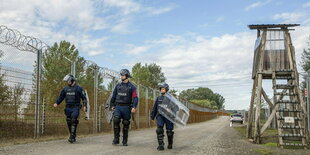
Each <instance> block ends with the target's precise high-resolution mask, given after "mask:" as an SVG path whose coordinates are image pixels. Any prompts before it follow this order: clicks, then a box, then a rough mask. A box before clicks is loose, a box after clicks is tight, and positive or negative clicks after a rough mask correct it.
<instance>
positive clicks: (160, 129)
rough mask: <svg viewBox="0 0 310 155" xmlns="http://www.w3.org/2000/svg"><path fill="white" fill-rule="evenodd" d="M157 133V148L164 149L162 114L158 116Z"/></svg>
mask: <svg viewBox="0 0 310 155" xmlns="http://www.w3.org/2000/svg"><path fill="white" fill-rule="evenodd" d="M156 134H157V140H158V147H157V150H159V151H160V150H164V145H165V143H164V121H163V118H162V116H160V115H158V116H157V129H156Z"/></svg>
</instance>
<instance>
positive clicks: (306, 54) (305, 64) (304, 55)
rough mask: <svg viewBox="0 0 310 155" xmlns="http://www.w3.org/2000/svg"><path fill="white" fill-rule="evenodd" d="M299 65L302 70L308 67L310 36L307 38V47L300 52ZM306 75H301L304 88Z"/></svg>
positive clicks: (309, 66)
mask: <svg viewBox="0 0 310 155" xmlns="http://www.w3.org/2000/svg"><path fill="white" fill-rule="evenodd" d="M301 67H302V69H303V70H304V72H307V71H308V70H309V69H310V36H309V38H308V48H307V49H304V51H303V53H302V54H301ZM306 77H307V75H305V76H303V79H304V81H303V82H302V88H303V89H304V88H306V82H305V81H306Z"/></svg>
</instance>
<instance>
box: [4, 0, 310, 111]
mask: <svg viewBox="0 0 310 155" xmlns="http://www.w3.org/2000/svg"><path fill="white" fill-rule="evenodd" d="M269 23H271V24H280V23H299V24H301V26H300V27H296V30H295V31H292V32H291V34H292V39H293V44H294V46H295V49H296V59H297V61H298V64H300V63H299V61H300V58H301V53H302V51H303V49H304V48H306V47H307V38H308V37H309V35H310V1H306V0H298V1H291V0H233V1H232V0H216V1H214V0H191V1H189V0H92V1H86V0H52V1H43V0H10V1H7V0H0V25H5V26H7V27H10V28H13V29H17V30H19V31H20V32H21V33H23V34H25V35H29V36H33V37H36V38H39V39H41V40H42V41H44V42H46V43H47V44H49V45H53V43H55V42H60V41H61V40H66V41H69V42H71V43H73V44H75V45H76V47H77V48H78V49H79V51H80V55H81V56H83V57H85V58H86V59H88V60H91V61H94V62H96V63H97V64H98V65H100V66H103V67H108V68H110V69H114V70H120V69H122V68H128V69H131V67H132V66H133V65H134V64H135V63H137V62H142V63H156V64H158V65H160V66H161V67H162V70H163V72H164V73H165V76H166V77H167V83H168V84H169V85H170V86H171V88H173V89H177V90H179V91H181V90H184V89H189V88H197V87H209V88H211V89H212V90H213V91H214V92H216V93H219V94H221V95H223V96H224V98H225V99H226V102H225V109H248V107H249V103H250V97H251V87H252V79H251V71H252V63H253V54H254V43H255V40H256V32H255V31H253V30H249V29H248V27H247V25H249V24H269ZM32 58H33V55H29V56H28V57H23V58H22V59H21V58H19V59H17V58H16V56H14V58H13V57H11V58H7V59H10V60H11V61H14V59H16V62H19V63H21V64H24V63H26V62H29V61H27V60H28V59H29V60H30V59H32ZM299 68H300V67H299ZM265 86H266V87H270V89H266V91H267V93H271V86H270V84H268V82H267V84H266V85H265Z"/></svg>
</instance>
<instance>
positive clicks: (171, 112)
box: [158, 93, 189, 127]
mask: <svg viewBox="0 0 310 155" xmlns="http://www.w3.org/2000/svg"><path fill="white" fill-rule="evenodd" d="M158 113H159V114H161V115H163V116H164V117H166V118H167V119H168V120H169V121H171V122H173V123H174V124H175V125H176V126H178V127H183V126H185V125H186V123H187V120H188V118H189V110H188V108H187V107H186V106H185V105H184V104H182V103H181V102H180V101H179V100H177V99H176V98H175V97H173V96H172V95H171V94H169V93H166V95H165V97H164V99H163V102H162V103H161V104H158Z"/></svg>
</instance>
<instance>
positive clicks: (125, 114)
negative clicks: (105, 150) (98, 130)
mask: <svg viewBox="0 0 310 155" xmlns="http://www.w3.org/2000/svg"><path fill="white" fill-rule="evenodd" d="M130 114H131V112H130V107H125V106H124V107H121V115H122V119H123V121H122V123H123V145H124V146H127V141H128V132H129V125H130Z"/></svg>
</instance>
